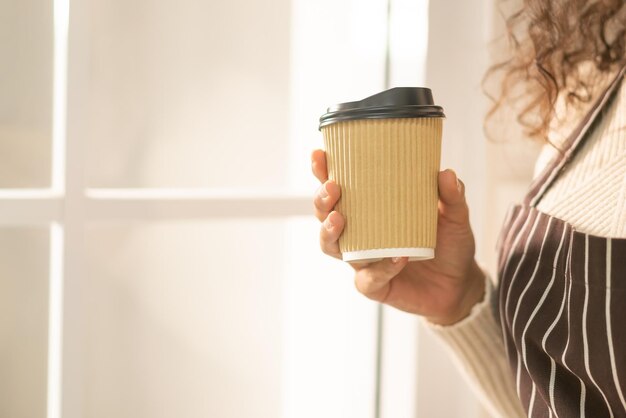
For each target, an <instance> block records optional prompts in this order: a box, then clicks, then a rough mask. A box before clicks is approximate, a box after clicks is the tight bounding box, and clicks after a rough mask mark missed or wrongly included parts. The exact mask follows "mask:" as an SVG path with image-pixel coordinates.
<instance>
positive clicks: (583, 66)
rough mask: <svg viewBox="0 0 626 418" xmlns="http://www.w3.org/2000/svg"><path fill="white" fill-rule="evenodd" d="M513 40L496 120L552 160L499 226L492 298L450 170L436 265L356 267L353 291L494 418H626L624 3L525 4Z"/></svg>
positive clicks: (330, 187) (331, 227) (334, 245)
mask: <svg viewBox="0 0 626 418" xmlns="http://www.w3.org/2000/svg"><path fill="white" fill-rule="evenodd" d="M507 27H508V30H509V39H510V40H511V41H512V42H511V45H512V47H511V57H510V59H508V60H506V61H505V62H504V63H503V64H499V65H497V66H495V67H493V68H492V69H491V70H490V72H489V73H488V75H489V77H495V76H497V75H500V76H501V78H500V80H501V82H500V83H499V85H500V94H499V97H498V99H497V100H495V102H494V108H493V109H492V112H491V114H494V113H496V112H505V113H506V112H509V113H511V112H512V110H511V109H519V110H518V111H517V112H516V115H515V116H516V118H517V120H518V122H519V123H520V124H521V125H522V126H523V127H524V128H525V132H526V134H527V136H528V137H529V138H530V137H534V138H540V139H542V140H544V141H546V146H545V151H544V154H546V153H550V152H551V150H555V149H556V152H554V151H553V152H552V154H553V157H552V159H551V160H550V162H549V163H548V164H545V167H544V169H543V170H542V172H541V173H540V174H539V175H537V176H536V178H535V180H534V182H533V184H532V185H531V187H530V190H529V192H528V194H527V195H526V197H525V199H524V200H523V202H522V203H521V204H519V205H517V206H515V207H514V208H512V210H511V211H510V213H509V215H508V216H507V219H506V221H505V224H504V227H503V231H502V233H501V236H500V240H499V245H498V251H499V266H498V271H497V276H496V277H497V280H496V283H497V287H496V288H495V289H494V288H493V285H492V282H491V280H489V279H485V278H486V277H487V276H488V274H487V273H486V272H484V271H483V270H482V269H481V267H480V266H479V264H478V263H477V261H476V260H475V258H474V252H475V248H474V247H475V245H474V236H473V234H472V230H471V228H470V224H469V216H468V207H467V203H466V200H465V188H464V185H463V183H462V182H461V181H460V180H459V179H458V178H457V177H456V174H455V173H454V171H452V170H445V171H442V172H441V173H439V179H438V181H439V199H440V201H439V221H438V235H437V250H436V251H437V252H436V256H435V258H434V259H433V260H429V261H421V262H412V263H409V262H408V261H407V259H406V258H398V259H385V260H382V261H379V262H376V263H372V264H369V265H365V266H363V265H361V266H356V265H355V266H353V267H354V269H355V284H356V287H357V289H358V290H359V291H360V292H361V293H363V294H364V295H365V296H367V297H368V298H370V299H373V300H376V301H379V302H383V303H386V304H388V305H391V306H394V307H396V308H398V309H401V310H403V311H406V312H410V313H414V314H417V315H421V316H423V317H424V318H425V319H426V320H427V323H428V324H429V326H430V327H431V328H432V330H433V332H435V333H436V334H437V335H438V336H439V337H440V338H441V340H442V341H444V343H445V344H446V345H447V346H448V347H449V348H450V351H451V352H452V354H453V355H454V356H456V357H457V359H458V360H460V363H461V364H463V367H464V369H465V372H466V374H467V375H468V376H469V378H470V380H471V381H472V383H473V386H474V387H475V388H476V390H477V392H478V394H479V395H480V397H481V398H482V399H483V401H484V402H485V404H486V406H487V407H488V408H489V409H490V411H491V412H492V414H493V415H495V416H503V417H517V416H530V417H539V416H541V417H544V416H545V417H548V416H549V417H552V416H554V417H557V416H558V417H578V416H580V417H583V416H588V417H605V416H606V417H626V400H625V396H626V334H624V333H623V332H622V328H621V326H620V325H621V322H620V321H621V320H622V318H626V303H625V301H626V83H624V82H622V80H623V79H624V72H625V64H626V56H625V49H624V46H625V44H626V32H625V29H626V4H625V0H595V1H588V0H558V1H547V0H526V1H525V2H524V6H523V9H522V10H521V11H519V12H518V13H516V14H514V15H513V16H511V17H510V18H508V19H507ZM492 79H493V78H492ZM520 92H523V94H521V95H520ZM562 138H564V139H562ZM540 159H541V157H540ZM312 166H313V172H314V174H315V176H316V177H317V178H318V179H319V180H320V181H321V182H322V186H321V187H320V189H319V190H318V192H317V194H316V196H315V198H314V203H315V208H316V216H317V218H318V219H319V220H320V221H321V222H322V227H321V232H320V244H321V247H322V250H323V251H324V252H325V253H326V254H328V255H330V256H333V257H336V258H341V254H340V252H339V247H338V238H339V236H340V234H341V232H342V230H343V226H344V219H343V217H342V216H341V214H340V213H338V212H336V211H333V207H334V206H335V204H336V203H337V201H338V199H339V197H340V193H341V190H340V187H339V186H338V185H337V184H335V183H334V182H332V181H328V179H327V170H326V162H325V155H324V152H323V151H321V150H316V151H314V152H313V155H312Z"/></svg>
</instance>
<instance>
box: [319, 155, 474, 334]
mask: <svg viewBox="0 0 626 418" xmlns="http://www.w3.org/2000/svg"><path fill="white" fill-rule="evenodd" d="M311 159H312V168H313V174H314V175H315V177H317V179H318V180H319V181H320V182H321V183H322V185H321V186H320V188H319V189H318V191H317V193H316V195H315V197H314V205H315V216H316V217H317V218H318V219H319V220H320V221H321V222H322V226H321V230H320V246H321V247H322V251H323V252H324V253H326V254H328V255H330V256H332V257H335V258H339V259H341V253H340V251H339V243H338V240H339V236H340V235H341V232H342V231H343V227H344V218H343V216H342V215H341V214H340V213H339V212H337V211H334V210H333V208H334V207H335V204H336V203H337V201H338V200H339V197H340V195H341V189H340V187H339V186H338V185H337V184H336V183H335V182H333V181H332V180H328V171H327V168H326V154H325V152H324V151H322V150H315V151H314V152H313V154H312V156H311ZM438 181H439V204H438V208H439V216H438V223H437V247H436V250H435V258H434V259H431V260H425V261H415V262H408V258H406V257H402V258H397V259H383V260H381V261H378V262H375V263H370V264H351V265H352V267H353V268H354V270H355V276H354V281H355V285H356V288H357V290H358V291H359V292H361V293H362V294H364V295H365V296H367V297H368V298H370V299H373V300H375V301H378V302H382V303H385V304H387V305H391V306H393V307H396V308H398V309H401V310H403V311H405V312H410V313H414V314H418V315H422V316H424V317H426V318H427V319H428V320H429V321H430V322H433V323H435V324H440V325H450V324H454V323H456V322H458V321H460V320H461V319H463V318H465V317H466V316H467V315H469V312H470V311H471V309H472V307H473V306H474V305H475V304H476V303H477V302H478V301H479V300H481V299H482V297H483V295H484V273H483V272H482V270H481V269H480V267H479V266H478V264H477V263H476V261H475V259H474V253H475V243H474V234H473V233H472V229H471V227H470V224H469V210H468V207H467V203H466V201H465V186H464V185H463V182H461V181H460V180H458V178H457V176H456V174H455V172H454V171H452V170H444V171H442V172H440V173H439V178H438Z"/></svg>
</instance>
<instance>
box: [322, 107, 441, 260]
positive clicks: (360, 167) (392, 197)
mask: <svg viewBox="0 0 626 418" xmlns="http://www.w3.org/2000/svg"><path fill="white" fill-rule="evenodd" d="M392 115H393V114H392ZM441 116H443V113H441ZM442 125H443V117H400V118H393V117H390V118H363V119H358V118H356V119H347V120H340V121H335V122H333V123H330V124H326V125H323V126H322V127H321V131H322V133H323V136H324V145H325V149H326V161H327V167H328V176H329V179H331V180H334V181H335V182H336V183H337V184H338V185H339V186H340V188H341V198H340V200H339V202H338V203H337V205H336V207H335V209H336V210H337V211H338V212H340V213H341V214H342V215H343V216H344V218H345V227H344V231H343V233H342V235H341V236H340V238H339V248H340V251H341V253H342V257H343V260H344V261H350V262H364V261H367V262H371V261H375V260H379V259H382V258H385V257H409V260H411V261H416V260H426V259H430V258H433V257H434V252H435V244H436V238H437V201H438V189H437V175H438V172H439V164H440V157H441V136H442Z"/></svg>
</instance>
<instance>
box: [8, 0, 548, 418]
mask: <svg viewBox="0 0 626 418" xmlns="http://www.w3.org/2000/svg"><path fill="white" fill-rule="evenodd" d="M495 1H496V0H468V1H462V2H459V1H453V0H437V1H432V2H429V1H428V0H367V1H363V0H359V1H357V0H315V1H314V0H272V1H269V0H263V1H259V0H231V1H217V0H209V1H200V0H178V1H176V2H174V1H167V0H136V1H131V2H128V1H121V0H75V1H74V0H0V313H1V314H0V417H7V418H22V417H23V418H44V417H46V418H60V417H63V418H100V417H102V418H104V417H107V418H110V417H116V418H126V417H128V418H131V417H132V418H160V417H189V418H195V417H214V418H235V417H236V418H243V417H281V418H307V417H311V418H312V417H325V418H352V417H354V418H357V417H358V418H392V417H393V418H415V417H435V418H436V417H461V416H462V417H467V418H472V417H486V416H487V415H486V414H485V413H484V412H483V411H482V410H481V408H480V406H479V404H478V402H477V400H476V399H475V398H474V396H473V395H472V394H471V392H470V390H469V388H468V386H467V385H466V384H465V383H464V381H463V380H462V377H461V375H460V374H459V372H457V371H456V368H455V366H454V365H453V364H451V362H450V360H449V359H448V358H447V355H446V353H445V351H444V350H443V348H442V346H440V345H439V344H438V343H437V342H436V341H434V340H433V339H432V337H431V336H430V335H429V334H428V332H427V331H425V330H424V329H423V328H421V325H420V321H419V319H418V318H416V317H414V316H411V315H408V314H403V313H400V312H398V311H395V310H392V309H387V308H384V309H382V310H379V308H378V306H377V305H376V304H375V303H373V302H371V301H369V300H367V299H365V298H364V297H362V296H360V295H359V294H358V293H357V291H356V290H355V289H354V286H353V284H352V273H351V271H352V270H351V269H350V268H349V267H347V266H346V265H344V264H343V263H342V262H340V261H337V260H332V259H329V258H328V257H326V256H324V255H322V254H321V251H320V250H319V247H318V229H319V225H318V223H317V221H316V220H315V219H314V218H313V216H312V213H313V210H312V196H313V193H314V191H315V190H316V188H317V184H316V181H315V180H314V178H313V176H312V175H311V172H310V159H309V156H310V153H311V151H312V150H313V149H315V148H321V147H322V138H321V134H320V133H319V132H318V130H317V125H318V118H319V116H320V115H321V114H322V113H324V111H325V109H326V108H327V107H328V106H330V105H332V104H335V103H339V102H344V101H352V100H357V99H360V98H363V97H366V96H368V95H371V94H373V93H376V92H378V91H380V90H382V89H384V88H386V87H393V86H426V87H430V88H432V89H433V93H434V97H435V101H436V103H437V104H439V105H441V106H443V107H444V109H445V113H446V115H447V119H446V121H445V124H444V149H443V157H442V167H451V168H454V169H455V170H456V171H457V172H458V173H459V175H460V177H461V178H462V179H463V180H464V181H465V183H466V184H467V191H468V196H469V201H470V208H471V211H472V212H471V214H472V223H473V227H474V231H475V233H476V235H477V240H478V252H479V254H478V256H479V258H480V260H481V261H482V263H483V264H484V265H485V266H487V267H490V266H493V265H494V256H495V254H494V246H495V245H494V243H495V240H496V237H497V232H498V228H499V226H500V223H501V220H502V217H503V213H504V211H505V210H506V209H507V207H508V205H509V203H510V202H512V201H515V200H516V199H518V197H519V196H520V194H521V192H522V191H523V190H524V188H525V187H526V185H527V182H528V180H529V178H530V176H531V173H532V162H533V159H534V156H535V153H536V151H537V149H536V146H532V145H529V144H521V143H517V142H514V141H506V139H507V138H503V141H496V142H488V141H487V140H486V139H485V136H484V134H483V130H482V119H483V115H484V113H485V110H486V108H487V102H486V99H485V98H484V95H483V94H482V91H481V79H482V76H483V74H484V72H485V69H486V68H487V67H488V65H489V62H490V61H491V60H493V58H492V57H493V52H491V50H490V49H489V48H488V45H490V44H491V41H492V40H493V39H496V38H497V37H498V36H499V34H500V33H501V32H502V22H501V18H500V17H499V14H498V7H497V5H496V4H495ZM504 3H507V7H513V6H511V4H513V5H514V4H515V1H505V2H504ZM492 271H493V270H492Z"/></svg>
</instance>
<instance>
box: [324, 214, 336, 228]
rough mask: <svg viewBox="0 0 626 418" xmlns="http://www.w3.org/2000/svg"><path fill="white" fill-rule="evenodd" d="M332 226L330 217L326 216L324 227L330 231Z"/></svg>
mask: <svg viewBox="0 0 626 418" xmlns="http://www.w3.org/2000/svg"><path fill="white" fill-rule="evenodd" d="M333 226H334V225H333V223H332V221H331V220H330V217H328V218H326V220H325V221H324V227H325V228H326V229H328V230H329V231H330V230H331V229H333Z"/></svg>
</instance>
